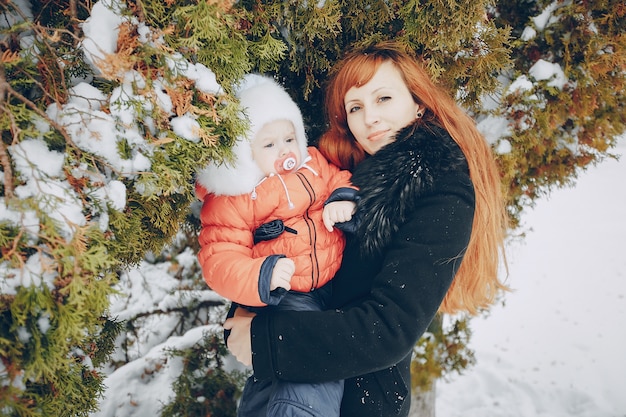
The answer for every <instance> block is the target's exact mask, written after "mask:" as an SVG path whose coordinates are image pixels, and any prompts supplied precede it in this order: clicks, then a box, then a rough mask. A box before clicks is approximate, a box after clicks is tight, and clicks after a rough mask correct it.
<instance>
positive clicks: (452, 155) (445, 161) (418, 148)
mask: <svg viewBox="0 0 626 417" xmlns="http://www.w3.org/2000/svg"><path fill="white" fill-rule="evenodd" d="M457 169H465V170H467V162H466V160H465V157H464V155H463V153H462V151H461V149H460V148H459V147H458V145H457V144H456V143H455V142H454V140H453V139H452V138H451V137H450V135H449V134H448V133H447V132H446V131H445V130H444V129H442V128H440V127H437V126H434V125H425V124H423V122H417V123H416V124H414V125H410V126H407V127H406V128H404V129H403V130H401V131H400V132H398V135H397V138H396V140H395V141H394V142H392V143H390V144H388V145H386V146H385V147H383V148H381V149H380V150H379V151H378V152H376V154H374V155H372V156H370V157H368V158H367V159H365V160H364V161H363V162H361V163H360V164H359V165H358V166H357V167H356V169H355V170H354V173H353V176H352V183H353V184H354V185H355V186H357V187H358V188H359V193H358V196H359V201H358V216H359V227H358V229H357V232H356V235H357V238H358V239H359V241H360V244H361V248H362V251H363V252H364V253H365V254H368V255H371V254H376V253H380V252H381V251H382V249H383V248H385V247H386V246H387V245H388V244H389V242H390V241H391V238H392V236H393V235H394V234H395V232H397V231H398V229H399V228H400V226H401V225H402V224H404V223H405V222H406V220H407V218H408V216H409V215H410V213H411V212H412V211H413V210H414V209H415V207H416V205H417V203H418V200H419V198H420V197H421V196H422V195H424V194H425V193H428V192H429V191H430V190H432V189H433V186H434V185H435V183H436V181H437V178H438V177H440V176H441V175H444V174H445V173H446V172H449V171H452V170H457Z"/></svg>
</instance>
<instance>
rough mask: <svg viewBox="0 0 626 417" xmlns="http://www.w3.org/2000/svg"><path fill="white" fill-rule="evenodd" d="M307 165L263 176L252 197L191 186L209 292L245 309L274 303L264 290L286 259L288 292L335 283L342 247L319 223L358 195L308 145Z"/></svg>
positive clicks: (339, 236) (347, 179) (342, 173)
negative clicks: (330, 205)
mask: <svg viewBox="0 0 626 417" xmlns="http://www.w3.org/2000/svg"><path fill="white" fill-rule="evenodd" d="M307 151H308V155H309V156H310V159H308V160H307V161H305V164H303V165H302V166H301V167H300V168H299V169H298V170H297V171H296V172H293V173H289V174H286V175H282V176H280V175H273V176H269V177H265V178H263V179H262V180H261V181H260V182H259V184H258V185H256V186H255V187H254V188H253V189H252V190H251V191H250V192H247V193H243V194H239V195H216V194H214V193H210V192H208V191H207V189H206V187H205V186H203V181H202V177H200V178H199V179H198V181H197V183H196V193H197V195H198V197H199V198H200V200H202V201H203V204H202V210H201V214H200V218H201V221H202V229H201V232H200V236H199V242H200V246H201V249H200V252H199V254H198V260H199V262H200V265H201V266H202V273H203V276H204V279H205V281H206V282H207V284H208V285H209V287H210V288H211V289H212V290H214V291H215V292H217V293H218V294H220V295H222V296H223V297H226V298H228V299H230V300H232V301H234V302H237V303H239V304H243V305H247V306H259V307H260V306H266V305H268V304H277V303H278V302H279V301H280V297H276V296H275V294H273V293H275V292H274V291H272V292H270V291H269V280H270V278H271V272H272V269H273V266H274V264H275V262H276V260H278V259H279V258H280V257H283V256H285V257H288V258H291V259H292V260H293V261H294V263H295V265H296V271H295V274H294V276H293V278H292V280H291V289H292V291H300V292H309V291H312V290H313V289H315V288H319V287H321V286H323V285H324V284H326V283H327V282H328V281H329V280H331V279H332V278H333V276H334V275H335V272H337V270H338V269H339V265H340V264H341V257H342V252H343V249H344V246H345V238H344V236H343V233H342V232H341V231H340V230H338V229H337V228H336V227H335V228H334V230H333V231H332V232H328V231H327V230H326V228H325V227H324V224H323V222H322V210H323V208H324V204H325V203H326V202H327V201H334V200H346V199H347V200H351V199H353V198H354V195H355V194H356V190H355V189H354V187H353V186H352V185H351V183H350V173H349V172H348V171H342V170H340V169H338V168H337V167H336V166H334V165H332V164H330V163H328V162H327V160H326V159H325V158H324V157H323V156H322V155H321V154H320V153H319V151H318V150H317V149H316V148H314V147H309V148H307ZM277 219H278V220H281V221H282V222H283V224H284V232H283V233H280V234H278V235H277V236H276V237H275V238H273V239H269V240H262V241H259V242H257V243H255V240H254V233H255V231H256V230H257V229H258V228H259V226H261V225H264V224H267V223H269V222H271V221H274V220H277Z"/></svg>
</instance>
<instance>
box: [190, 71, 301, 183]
mask: <svg viewBox="0 0 626 417" xmlns="http://www.w3.org/2000/svg"><path fill="white" fill-rule="evenodd" d="M236 95H237V97H238V98H239V101H240V103H241V106H242V107H243V109H244V112H245V116H247V118H248V119H249V121H250V129H248V132H247V136H246V137H243V138H238V139H237V141H236V143H235V145H234V146H233V154H234V156H235V161H234V163H233V164H230V163H228V162H224V163H223V164H221V165H218V164H216V163H211V164H209V165H208V166H207V167H206V168H204V169H202V170H200V171H199V172H198V175H197V179H198V182H199V183H200V185H202V186H203V187H204V188H206V190H207V191H209V192H210V193H213V194H217V195H239V194H245V193H249V192H252V190H253V189H254V187H255V186H256V185H257V184H258V183H259V181H261V180H262V179H263V177H265V175H264V174H263V172H262V171H261V169H260V168H259V166H258V165H257V163H256V162H255V161H254V159H252V149H251V147H250V145H251V143H252V141H253V140H254V138H255V136H256V134H257V133H258V132H259V130H261V128H263V126H264V125H265V124H267V123H269V122H273V121H275V120H289V121H290V122H291V123H293V126H294V129H295V133H296V140H297V142H298V146H299V148H300V154H301V163H303V162H304V161H305V160H306V159H307V157H308V152H307V138H306V134H305V131H304V122H303V121H302V113H301V112H300V109H299V108H298V106H297V105H296V103H295V102H294V101H293V100H292V99H291V97H290V96H289V94H288V93H287V91H285V89H284V88H283V87H281V86H280V85H279V84H278V83H277V82H276V81H274V80H273V79H272V78H270V77H266V76H263V75H258V74H248V75H247V76H245V77H244V79H243V80H242V82H241V84H240V85H239V88H238V90H237V92H236Z"/></svg>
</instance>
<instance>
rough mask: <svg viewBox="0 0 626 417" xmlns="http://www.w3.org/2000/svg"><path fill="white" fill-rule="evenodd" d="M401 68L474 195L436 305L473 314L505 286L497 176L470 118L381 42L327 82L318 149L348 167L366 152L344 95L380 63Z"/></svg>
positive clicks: (412, 62) (356, 54)
mask: <svg viewBox="0 0 626 417" xmlns="http://www.w3.org/2000/svg"><path fill="white" fill-rule="evenodd" d="M387 61H391V62H392V63H393V64H394V65H395V67H396V68H397V69H398V70H399V71H400V74H401V75H402V77H403V79H404V81H405V83H406V85H407V87H408V89H409V91H410V92H411V94H412V96H413V100H415V102H416V103H418V104H421V105H423V106H424V107H425V108H426V111H425V113H424V116H423V117H422V119H421V120H424V121H431V122H433V123H436V124H438V125H440V126H442V127H443V128H444V129H446V131H447V132H448V133H449V134H450V136H451V137H452V138H453V139H454V141H455V142H456V143H457V144H458V145H459V147H460V148H461V150H462V151H463V153H464V155H465V158H466V159H467V163H468V165H469V170H470V177H471V179H472V183H473V185H474V190H475V194H476V210H475V213H474V221H473V224H472V234H471V237H470V241H469V244H468V247H467V250H466V252H465V256H464V258H463V262H462V263H461V266H460V268H459V271H458V272H457V275H456V277H455V279H454V281H453V283H452V286H451V287H450V289H449V290H448V293H447V295H446V297H445V299H444V301H443V303H442V305H441V307H440V311H441V312H444V313H457V312H461V311H465V312H467V313H469V314H477V313H478V312H479V311H480V310H481V309H484V308H487V307H488V306H489V305H491V304H492V303H493V302H494V301H495V299H496V296H497V294H498V293H499V292H500V291H502V290H508V288H507V287H506V285H504V284H503V283H502V282H501V281H500V280H499V278H498V270H499V267H500V259H501V258H500V257H501V256H502V258H504V238H505V235H506V230H507V227H508V218H507V214H506V207H505V200H504V196H503V195H502V184H501V178H500V174H499V171H498V167H497V165H496V162H495V159H494V156H493V154H492V152H491V148H490V146H489V144H488V143H487V142H486V140H485V139H484V137H483V136H482V135H481V133H480V132H479V131H478V129H477V128H476V125H475V123H474V121H473V120H472V119H471V118H470V117H469V116H468V115H467V114H466V113H465V111H463V109H461V108H460V107H459V106H458V105H457V103H456V102H455V101H454V99H453V98H452V97H451V95H450V94H449V93H448V92H447V91H445V90H444V89H443V88H442V87H440V86H438V85H436V84H435V83H434V82H433V81H432V79H431V77H430V76H429V75H428V73H427V72H426V71H425V70H424V68H422V66H421V65H420V64H419V63H418V62H417V60H416V59H415V58H414V57H413V56H411V55H409V54H408V53H407V52H406V51H404V50H403V49H401V47H400V46H399V45H398V44H397V43H394V42H382V43H379V44H377V45H374V46H370V47H367V48H364V49H360V50H355V51H353V52H351V53H349V54H348V55H347V56H346V57H345V58H344V59H343V60H342V61H341V62H340V63H339V64H338V65H337V66H336V67H335V72H334V73H333V76H332V78H331V79H330V81H329V84H328V85H327V87H326V103H325V104H326V113H327V118H328V123H329V129H328V130H327V131H326V133H324V135H323V136H322V137H321V138H320V140H319V148H320V151H321V152H322V153H323V154H324V155H325V156H326V158H328V160H329V161H331V162H333V163H334V164H335V165H337V166H339V167H341V168H344V169H350V170H352V169H353V168H354V167H355V166H356V165H357V164H358V163H359V162H361V161H362V160H363V159H365V158H366V157H367V155H366V154H365V152H364V151H363V149H362V148H361V147H360V145H359V144H358V143H357V141H356V140H355V138H354V136H353V135H352V133H351V132H350V129H349V128H348V122H347V115H346V109H345V104H344V98H345V95H346V93H347V92H348V90H349V89H350V88H352V87H360V86H362V85H364V84H366V83H367V82H368V81H369V80H370V79H371V78H372V77H373V76H374V74H375V73H376V71H377V70H378V67H379V66H380V65H381V64H382V63H383V62H387Z"/></svg>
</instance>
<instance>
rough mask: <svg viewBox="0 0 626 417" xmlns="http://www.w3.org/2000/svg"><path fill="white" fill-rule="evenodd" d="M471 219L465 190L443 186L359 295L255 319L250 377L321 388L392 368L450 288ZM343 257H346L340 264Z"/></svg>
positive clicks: (469, 192) (464, 185)
mask: <svg viewBox="0 0 626 417" xmlns="http://www.w3.org/2000/svg"><path fill="white" fill-rule="evenodd" d="M473 214H474V194H473V188H472V186H471V183H468V182H463V181H459V182H456V183H454V184H448V185H447V186H444V187H441V188H440V189H439V191H438V192H437V193H434V194H431V195H429V196H425V197H423V198H422V199H421V201H420V203H419V205H418V207H417V208H416V210H415V211H414V212H413V213H412V214H411V216H410V218H409V219H408V220H407V222H406V223H405V224H404V225H403V226H402V227H401V229H400V230H399V231H398V232H397V233H395V235H394V237H393V240H392V242H391V243H390V245H389V246H388V249H387V250H386V252H385V255H384V259H383V263H382V269H381V270H380V271H379V272H378V273H377V274H376V275H375V276H374V278H373V281H372V284H371V291H369V293H367V292H366V295H365V296H363V297H362V298H360V299H358V300H355V301H352V302H350V303H349V304H347V305H345V306H344V307H342V308H339V309H336V310H326V311H321V312H267V313H265V312H264V313H262V314H259V315H257V316H256V317H255V318H254V320H253V321H252V329H251V337H252V350H253V366H254V372H255V376H256V377H257V378H260V379H263V378H276V379H282V380H288V381H295V382H308V383H311V382H323V381H333V380H340V379H347V378H351V377H356V376H360V375H365V374H368V373H371V372H374V371H377V370H380V369H383V368H386V367H390V366H393V365H395V364H396V363H398V362H399V361H400V360H401V359H403V358H404V357H406V355H407V354H408V353H410V352H411V350H412V349H413V347H414V346H415V343H416V342H417V341H418V339H419V338H420V337H421V335H422V334H423V332H424V331H425V330H426V328H427V327H428V325H429V324H430V322H431V320H432V319H433V317H434V315H435V314H436V312H437V310H438V308H439V306H440V304H441V302H442V300H443V298H444V296H445V294H446V292H447V290H448V288H449V287H450V284H451V283H452V280H453V277H454V274H455V273H456V271H457V270H458V267H459V264H460V262H461V259H462V255H463V253H464V250H465V248H466V246H467V243H468V242H469V237H470V234H471V225H472V219H473ZM349 256H350V255H348V253H347V252H346V258H344V261H346V260H347V258H348V257H349ZM345 265H347V263H346V262H344V266H345ZM344 266H342V268H344ZM342 272H344V274H340V275H339V278H337V281H339V280H340V279H341V280H344V279H345V280H346V282H348V283H349V282H358V281H359V277H358V276H350V274H351V271H342ZM341 275H344V277H341ZM337 284H338V285H337V286H336V287H338V288H341V284H340V283H339V282H338V283H337ZM334 287H335V285H334Z"/></svg>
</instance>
